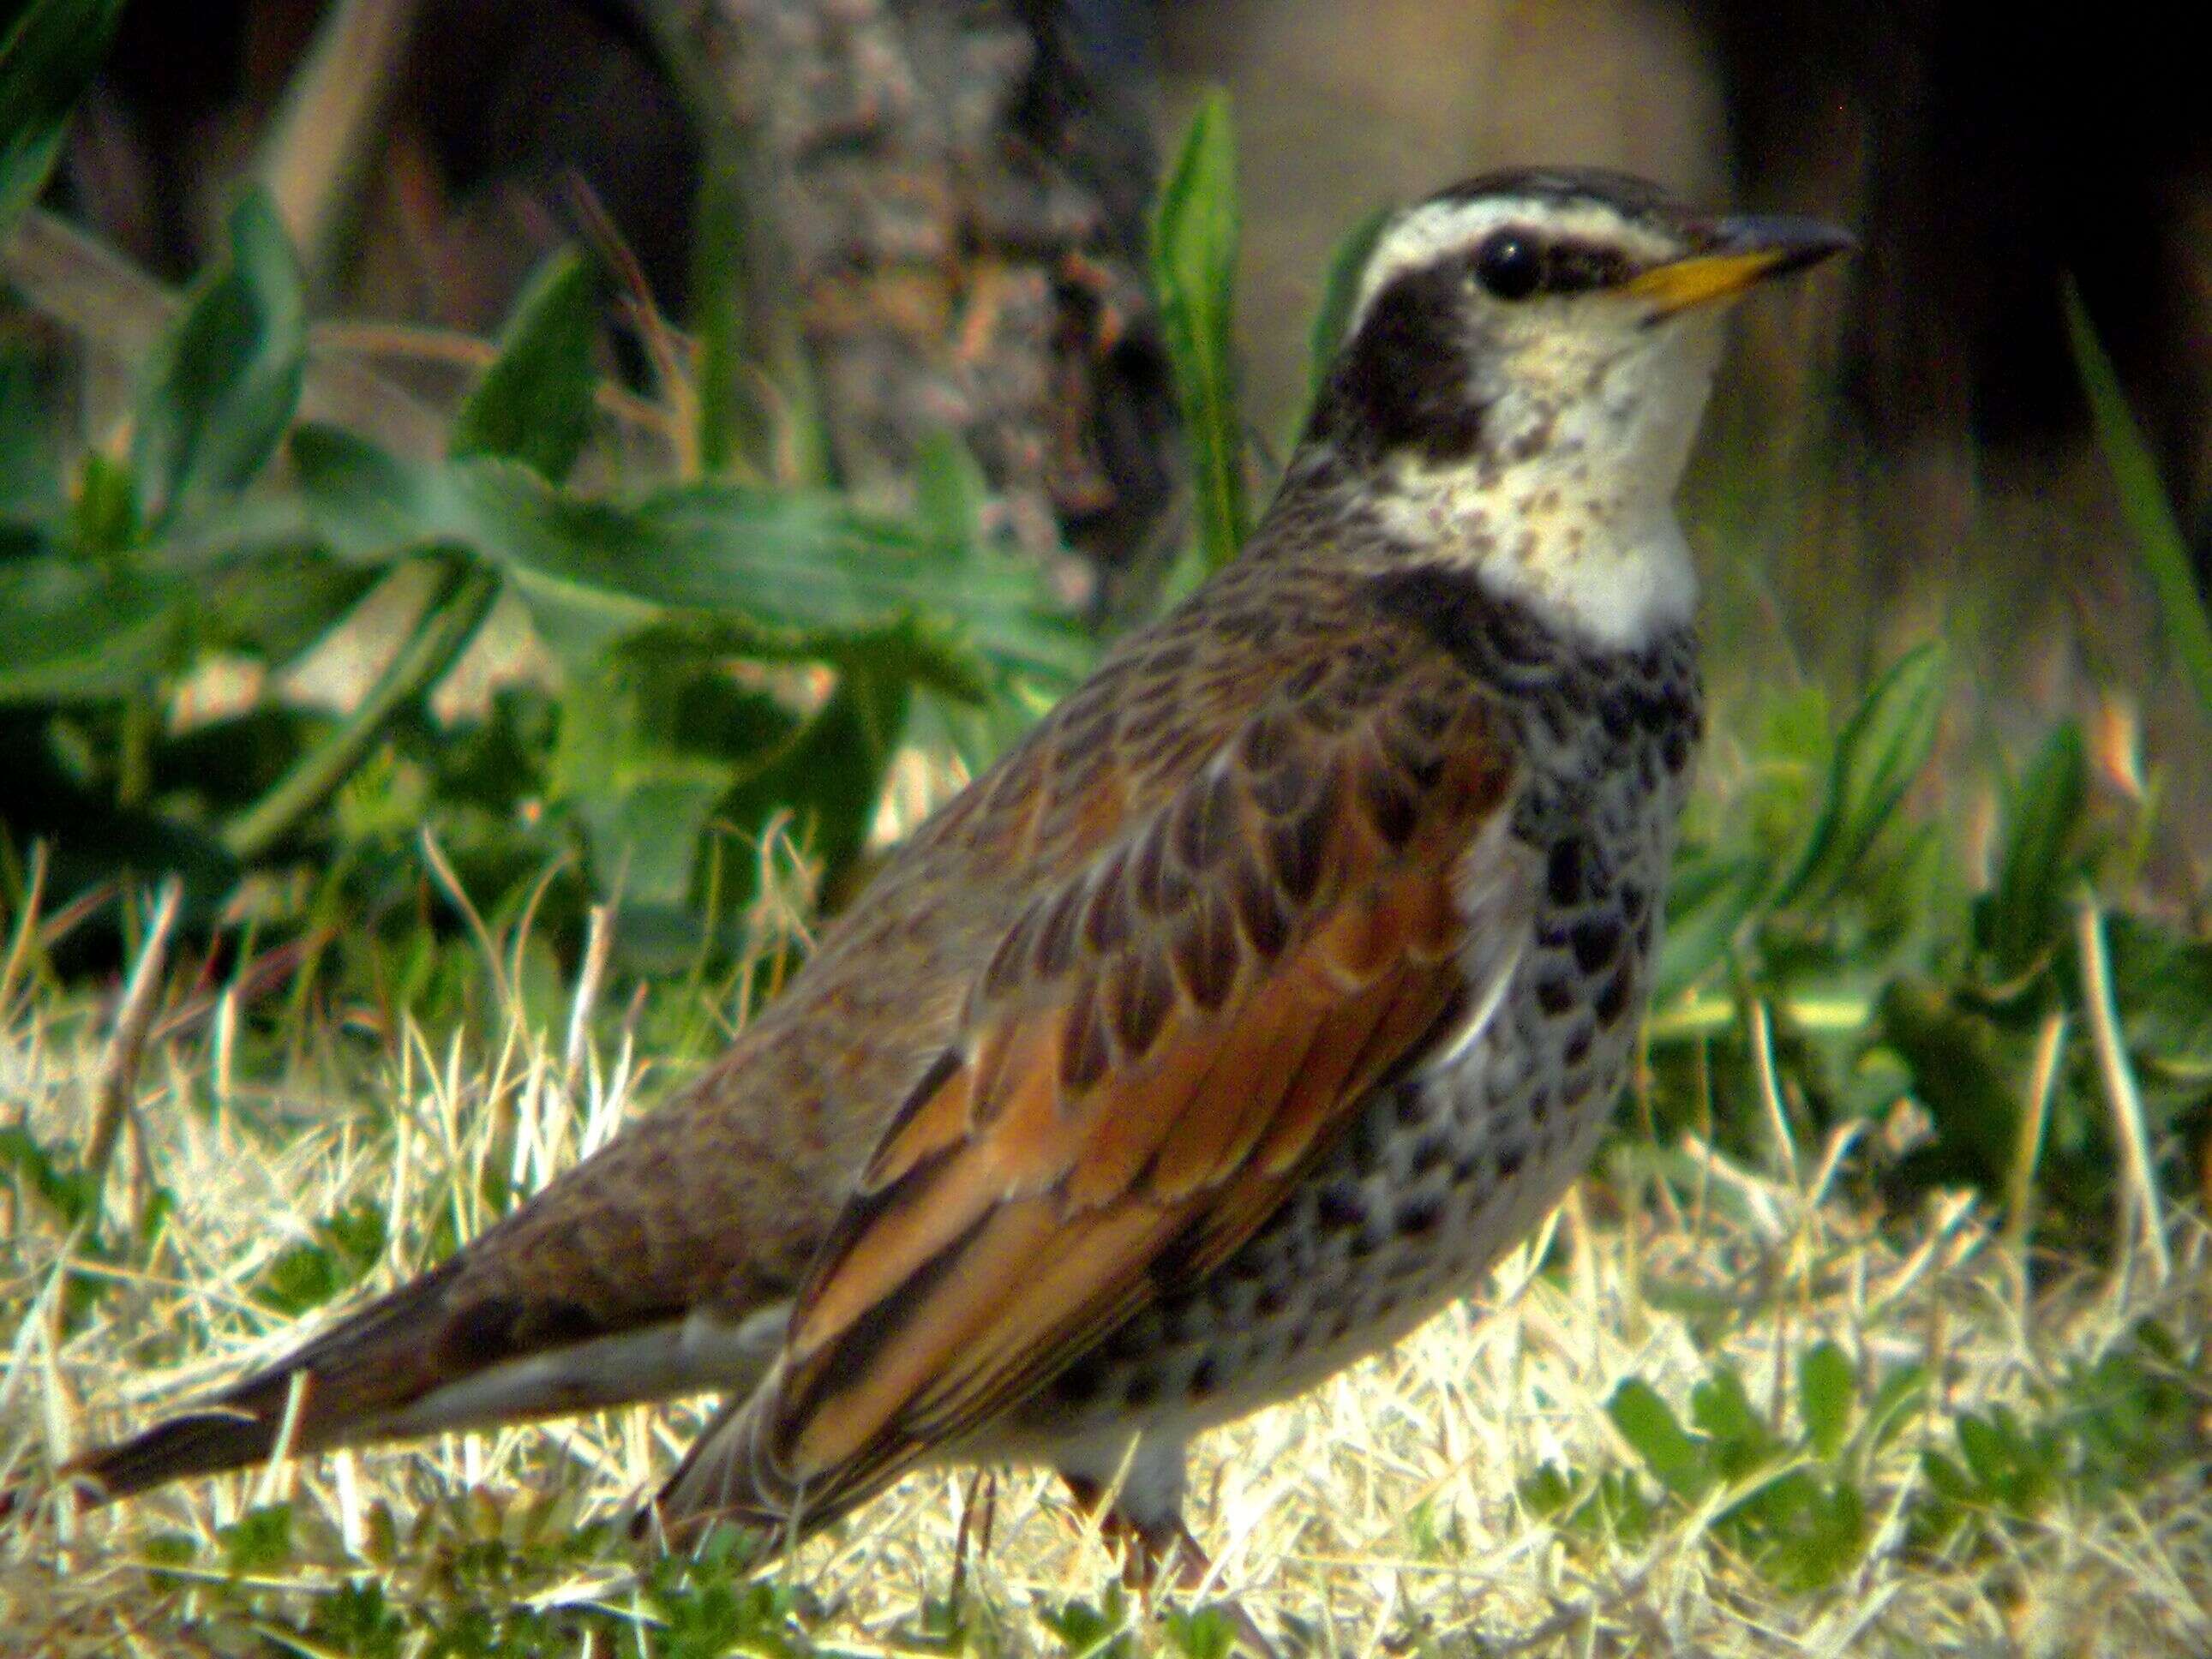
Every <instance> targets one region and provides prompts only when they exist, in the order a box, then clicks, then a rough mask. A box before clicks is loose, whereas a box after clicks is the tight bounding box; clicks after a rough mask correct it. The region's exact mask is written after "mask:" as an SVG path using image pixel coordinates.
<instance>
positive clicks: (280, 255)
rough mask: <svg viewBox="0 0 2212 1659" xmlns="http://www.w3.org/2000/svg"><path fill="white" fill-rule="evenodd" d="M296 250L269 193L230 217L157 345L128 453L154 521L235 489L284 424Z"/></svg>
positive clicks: (300, 342)
mask: <svg viewBox="0 0 2212 1659" xmlns="http://www.w3.org/2000/svg"><path fill="white" fill-rule="evenodd" d="M306 368H307V302H306V300H305V297H304V295H303V293H302V290H301V276H300V264H299V260H298V259H297V258H295V255H294V253H293V252H292V244H291V242H290V240H289V238H287V237H286V235H285V234H284V227H283V224H282V223H281V222H279V221H278V220H277V217H276V209H275V208H274V207H273V206H272V205H271V204H270V200H269V197H267V195H266V194H265V193H264V192H262V191H254V192H252V194H250V195H248V196H247V197H246V198H245V199H244V200H242V201H241V202H240V203H239V204H238V207H237V209H236V210H234V212H233V213H232V215H231V217H230V259H229V262H228V264H226V265H224V266H223V267H222V269H221V270H217V271H216V272H215V273H214V275H212V276H210V277H209V278H207V279H206V280H205V281H204V282H203V283H201V285H200V286H199V288H198V290H197V292H196V293H195V294H194V295H192V296H191V299H190V300H189V301H187V302H186V304H185V307H184V309H183V310H182V311H181V312H180V313H179V314H178V317H177V319H176V321H175V322H174V323H173V325H171V327H170V329H169V331H168V332H167V335H165V336H164V337H162V339H161V341H160V342H159V343H157V344H156V345H155V349H154V355H153V360H152V362H151V364H150V365H149V371H148V374H147V375H146V380H145V382H144V385H143V387H142V388H141V390H140V392H139V396H138V407H137V421H136V422H135V424H134V427H133V429H132V432H131V471H132V474H133V476H134V477H136V478H137V485H138V500H139V507H140V515H141V517H142V518H143V520H145V522H146V524H147V525H148V526H149V527H150V528H151V529H153V530H155V532H159V530H160V529H161V527H162V526H164V525H166V524H167V521H168V520H171V519H173V518H174V517H175V516H176V515H177V514H178V513H182V512H187V511H190V510H192V509H194V508H197V507H201V506H204V504H205V503H206V502H207V501H210V499H212V498H214V497H216V496H218V495H227V494H229V493H232V492H234V491H236V490H239V489H243V488H245V486H246V484H247V483H249V482H251V481H252V478H253V477H254V475H255V474H256V473H258V472H259V471H260V470H261V468H262V465H263V464H264V462H266V461H267V460H268V459H269V457H270V454H271V453H274V452H275V450H276V445H277V443H278V441H280V440H281V439H282V438H283V435H284V429H285V428H286V427H288V426H289V425H290V424H291V420H292V414H293V410H295V407H297V405H298V404H299V401H300V386H301V379H302V377H303V375H304V374H305V373H306Z"/></svg>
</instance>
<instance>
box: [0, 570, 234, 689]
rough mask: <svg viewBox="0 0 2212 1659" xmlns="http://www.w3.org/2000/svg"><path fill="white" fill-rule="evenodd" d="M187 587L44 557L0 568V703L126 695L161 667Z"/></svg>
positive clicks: (150, 576) (150, 574) (145, 575)
mask: <svg viewBox="0 0 2212 1659" xmlns="http://www.w3.org/2000/svg"><path fill="white" fill-rule="evenodd" d="M191 596H192V595H191V588H190V587H189V586H187V585H186V584H185V583H183V582H181V581H179V580H175V579H173V578H170V577H167V576H163V575H161V574H158V573H155V572H150V571H108V570H104V569H102V568H100V567H98V566H95V565H91V564H86V563H83V562H80V561H78V560H76V559H70V558H64V557H62V556H59V555H58V554H48V555H43V556H35V557H30V558H21V559H10V560H8V561H6V562H0V704H6V703H25V702H49V701H61V702H100V701H103V700H106V699H108V698H112V697H118V696H127V695H130V694H131V693H132V692H135V691H137V690H139V689H140V688H141V687H142V686H143V685H144V684H145V683H146V681H147V680H148V679H149V678H151V677H152V676H154V675H155V674H157V673H158V672H160V671H161V668H162V667H163V666H164V665H165V664H166V663H167V659H168V656H169V653H170V650H171V647H172V645H173V641H174V639H175V636H176V622H177V617H178V616H179V612H180V611H181V610H182V608H183V607H184V606H185V605H187V604H188V603H189V602H190V600H191Z"/></svg>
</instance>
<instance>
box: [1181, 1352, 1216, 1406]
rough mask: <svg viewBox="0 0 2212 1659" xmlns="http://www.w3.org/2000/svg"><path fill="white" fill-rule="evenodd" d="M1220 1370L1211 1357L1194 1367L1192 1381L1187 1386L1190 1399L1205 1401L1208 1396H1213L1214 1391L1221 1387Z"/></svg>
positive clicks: (1191, 1375) (1191, 1374)
mask: <svg viewBox="0 0 2212 1659" xmlns="http://www.w3.org/2000/svg"><path fill="white" fill-rule="evenodd" d="M1219 1384H1220V1376H1219V1368H1218V1367H1217V1366H1216V1365H1215V1364H1214V1363H1213V1359H1212V1356H1210V1355H1209V1356H1208V1357H1207V1358H1204V1359H1201V1360H1200V1361H1199V1362H1198V1364H1196V1365H1195V1366H1194V1367H1192V1369H1191V1373H1190V1381H1189V1383H1187V1384H1186V1385H1185V1387H1186V1388H1187V1389H1188V1392H1189V1394H1190V1397H1191V1398H1192V1399H1193V1400H1203V1399H1205V1398H1206V1396H1207V1395H1211V1394H1212V1392H1213V1391H1214V1389H1216V1388H1217V1387H1218V1386H1219Z"/></svg>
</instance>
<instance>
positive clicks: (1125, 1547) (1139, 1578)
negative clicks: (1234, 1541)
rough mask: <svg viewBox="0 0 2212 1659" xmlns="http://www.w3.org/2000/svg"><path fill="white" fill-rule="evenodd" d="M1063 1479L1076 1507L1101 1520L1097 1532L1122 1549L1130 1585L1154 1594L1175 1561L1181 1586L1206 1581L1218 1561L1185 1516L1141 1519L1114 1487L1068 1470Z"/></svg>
mask: <svg viewBox="0 0 2212 1659" xmlns="http://www.w3.org/2000/svg"><path fill="white" fill-rule="evenodd" d="M1060 1479H1061V1480H1064V1481H1065V1482H1066V1484H1067V1492H1068V1496H1069V1497H1071V1498H1073V1499H1074V1500H1075V1507H1076V1508H1077V1509H1078V1510H1080V1511H1081V1512H1082V1513H1083V1514H1085V1515H1086V1516H1090V1517H1091V1518H1092V1519H1094V1520H1095V1521H1096V1522H1097V1525H1098V1535H1099V1536H1100V1537H1101V1538H1103V1539H1104V1540H1105V1541H1106V1542H1107V1543H1108V1545H1109V1546H1111V1547H1117V1548H1119V1549H1120V1551H1121V1583H1122V1585H1123V1587H1124V1588H1125V1589H1132V1590H1134V1591H1136V1592H1137V1593H1138V1594H1139V1595H1144V1596H1146V1597H1149V1596H1150V1595H1152V1591H1153V1590H1154V1589H1157V1588H1158V1586H1159V1584H1160V1583H1161V1581H1162V1578H1163V1577H1164V1572H1165V1570H1166V1569H1167V1568H1168V1567H1170V1566H1173V1567H1174V1569H1175V1577H1174V1579H1173V1581H1172V1582H1173V1583H1174V1585H1175V1587H1176V1589H1181V1590H1196V1589H1199V1588H1200V1586H1201V1585H1203V1584H1204V1583H1206V1577H1207V1575H1208V1574H1210V1573H1211V1572H1212V1571H1213V1563H1212V1561H1211V1560H1209V1559H1207V1557H1206V1551H1205V1549H1204V1548H1203V1547H1201V1546H1200V1543H1199V1541H1198V1540H1197V1539H1196V1538H1194V1537H1193V1536H1192V1535H1191V1530H1190V1528H1188V1526H1186V1525H1184V1524H1183V1519H1182V1516H1181V1515H1179V1514H1170V1515H1167V1516H1147V1517H1146V1518H1143V1519H1139V1517H1137V1516H1134V1515H1132V1514H1131V1513H1130V1512H1129V1511H1128V1510H1127V1508H1126V1507H1125V1506H1124V1505H1123V1504H1121V1502H1120V1500H1119V1498H1116V1499H1115V1501H1113V1502H1111V1503H1109V1502H1108V1501H1107V1494H1108V1492H1109V1488H1107V1487H1104V1486H1100V1485H1099V1484H1098V1482H1097V1481H1096V1480H1091V1478H1090V1477H1089V1476H1087V1475H1080V1474H1066V1473H1065V1472H1063V1473H1062V1474H1061V1475H1060Z"/></svg>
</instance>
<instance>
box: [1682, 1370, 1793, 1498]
mask: <svg viewBox="0 0 2212 1659" xmlns="http://www.w3.org/2000/svg"><path fill="white" fill-rule="evenodd" d="M1690 1420H1691V1421H1692V1423H1694V1424H1696V1425H1698V1427H1699V1429H1700V1430H1702V1431H1704V1433H1705V1436H1706V1437H1707V1440H1708V1442H1709V1443H1710V1445H1711V1452H1712V1461H1713V1462H1714V1464H1715V1465H1716V1466H1717V1468H1718V1469H1719V1471H1720V1474H1721V1476H1722V1478H1723V1479H1724V1480H1742V1479H1744V1478H1745V1477H1746V1476H1747V1475H1749V1474H1752V1473H1753V1471H1754V1470H1756V1469H1758V1468H1759V1467H1760V1466H1761V1465H1763V1464H1765V1463H1766V1462H1769V1461H1770V1460H1771V1458H1772V1457H1773V1456H1774V1455H1775V1453H1776V1452H1778V1450H1779V1449H1780V1448H1779V1447H1778V1445H1777V1444H1776V1443H1775V1439H1774V1434H1773V1431H1771V1429H1769V1428H1768V1427H1767V1426H1766V1424H1765V1420H1764V1419H1761V1418H1760V1416H1759V1413H1758V1412H1757V1411H1756V1410H1754V1409H1753V1407H1752V1403H1751V1396H1750V1395H1749V1394H1747V1393H1746V1392H1745V1390H1744V1386H1743V1378H1742V1377H1741V1376H1738V1375H1737V1374H1736V1373H1735V1370H1733V1369H1732V1368H1731V1367H1729V1366H1726V1365H1723V1366H1722V1367H1721V1368H1720V1369H1719V1370H1717V1371H1715V1372H1714V1373H1713V1374H1712V1376H1711V1377H1710V1378H1708V1379H1707V1380H1706V1381H1705V1382H1703V1383H1699V1384H1698V1385H1697V1386H1696V1387H1695V1388H1693V1389H1691V1390H1690Z"/></svg>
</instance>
